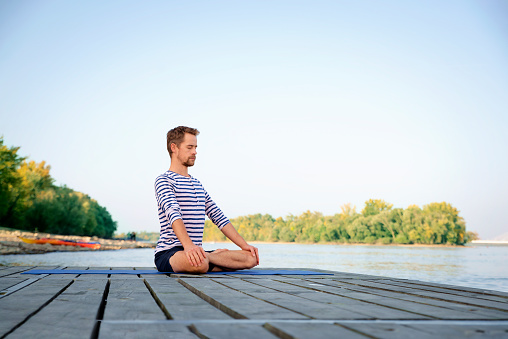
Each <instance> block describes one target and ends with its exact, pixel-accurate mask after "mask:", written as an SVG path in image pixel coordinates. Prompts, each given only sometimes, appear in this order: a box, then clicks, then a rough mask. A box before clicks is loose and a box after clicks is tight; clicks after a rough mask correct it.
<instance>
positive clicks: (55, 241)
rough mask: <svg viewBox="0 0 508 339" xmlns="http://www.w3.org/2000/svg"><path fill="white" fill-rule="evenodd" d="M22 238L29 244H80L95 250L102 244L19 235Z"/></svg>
mask: <svg viewBox="0 0 508 339" xmlns="http://www.w3.org/2000/svg"><path fill="white" fill-rule="evenodd" d="M19 238H20V239H21V240H23V241H24V242H26V243H27V244H51V245H64V246H79V247H87V248H91V249H94V250H98V249H99V248H101V244H100V243H98V242H85V241H72V240H60V239H52V238H42V239H28V238H23V237H19Z"/></svg>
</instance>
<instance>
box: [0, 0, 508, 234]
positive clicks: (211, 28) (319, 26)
mask: <svg viewBox="0 0 508 339" xmlns="http://www.w3.org/2000/svg"><path fill="white" fill-rule="evenodd" d="M506 93H508V3H507V2H506V1H503V0H492V1H470V0H459V1H451V0H445V1H437V0H431V1H320V0H318V1H295V0H292V1H192V2H187V1H157V0H153V1H93V0H87V1H63V0H58V1H47V0H40V1H33V0H31V1H25V0H20V1H7V0H0V135H3V137H4V143H5V144H6V145H8V146H20V147H21V149H20V151H19V153H20V154H21V155H23V156H27V157H29V158H30V159H31V160H35V161H37V162H40V161H46V162H47V163H48V164H50V165H51V175H52V176H53V178H55V179H56V183H57V184H59V185H64V184H65V185H67V186H68V187H71V188H73V189H75V190H78V191H81V192H84V193H86V194H88V195H90V196H91V197H92V198H93V199H96V200H97V201H98V202H99V204H101V205H103V206H105V207H106V208H107V209H108V211H109V212H110V213H111V214H112V216H113V219H114V220H116V221H117V222H118V232H128V231H149V232H158V230H159V224H158V219H157V207H156V201H155V196H154V188H153V183H154V180H155V178H156V177H157V176H158V175H159V174H161V173H163V172H165V171H166V170H167V169H168V168H169V165H170V159H169V155H168V153H167V150H166V139H165V138H166V133H167V131H168V130H169V129H171V128H173V127H176V126H179V125H185V126H190V127H194V128H197V129H199V131H200V132H201V133H200V135H199V137H198V155H197V161H196V165H195V166H194V167H192V168H191V169H190V171H189V173H190V174H191V175H193V176H194V177H196V178H198V179H199V180H200V181H201V182H202V183H203V185H204V187H205V188H206V190H207V191H208V192H209V193H210V195H211V197H212V198H213V199H214V200H215V202H216V203H217V204H218V206H219V207H220V208H221V209H222V210H223V211H224V212H225V214H226V215H227V216H228V217H230V218H234V217H237V216H242V215H248V214H255V213H262V214H265V213H268V214H271V215H272V216H274V217H279V216H282V217H285V216H287V215H289V214H293V215H299V214H301V213H303V212H305V211H307V210H310V211H317V212H321V213H323V214H325V215H333V214H335V213H339V212H340V206H342V205H344V204H347V203H351V204H352V205H355V206H356V209H357V211H360V210H361V209H362V208H363V206H364V203H365V201H367V200H368V199H383V200H385V201H387V202H389V203H391V204H393V205H394V207H400V208H407V207H408V206H409V205H413V204H416V205H419V206H420V207H422V206H424V205H426V204H429V203H432V202H442V201H446V202H448V203H450V204H452V205H453V206H454V207H456V208H457V209H458V210H459V211H460V215H461V216H462V217H463V218H464V219H465V221H466V227H467V230H469V231H475V232H478V233H479V235H480V237H481V238H482V239H492V238H494V237H496V236H499V235H501V234H503V233H506V232H508V221H507V220H508V218H507V216H506V206H508V176H507V173H508V133H507V132H506V131H507V126H508V96H507V95H506Z"/></svg>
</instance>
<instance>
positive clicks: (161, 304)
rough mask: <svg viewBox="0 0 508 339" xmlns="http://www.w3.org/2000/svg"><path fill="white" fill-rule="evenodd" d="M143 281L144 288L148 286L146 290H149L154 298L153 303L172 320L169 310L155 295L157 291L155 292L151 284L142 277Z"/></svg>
mask: <svg viewBox="0 0 508 339" xmlns="http://www.w3.org/2000/svg"><path fill="white" fill-rule="evenodd" d="M143 282H144V283H145V286H146V288H148V291H150V294H151V295H152V298H153V299H154V300H155V303H156V304H157V305H158V306H159V308H160V309H161V311H162V313H164V315H165V316H166V318H167V319H168V320H172V319H173V317H172V316H171V313H169V311H168V309H167V308H166V306H165V305H164V304H163V303H162V301H161V300H160V299H159V297H158V296H157V293H155V291H154V290H153V288H152V286H150V284H149V283H148V281H147V280H146V279H143Z"/></svg>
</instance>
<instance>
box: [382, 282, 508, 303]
mask: <svg viewBox="0 0 508 339" xmlns="http://www.w3.org/2000/svg"><path fill="white" fill-rule="evenodd" d="M376 283H377V282H376ZM379 284H383V285H387V286H398V287H404V288H410V289H414V290H416V291H426V292H433V293H443V294H450V295H453V296H459V297H467V298H475V299H480V300H485V301H490V302H498V303H502V302H501V301H496V300H490V299H485V298H482V296H491V297H499V298H505V299H508V298H507V297H505V296H497V295H492V294H487V293H482V294H480V293H478V292H472V291H464V290H459V289H453V288H447V287H440V286H432V285H424V284H414V283H412V284H411V285H416V286H404V285H401V284H400V283H399V282H396V281H392V283H391V284H390V281H388V282H386V281H385V282H379ZM429 287H430V288H440V289H444V290H450V291H440V292H436V291H433V290H431V289H428V288H429ZM454 292H455V293H454ZM456 292H466V293H473V294H477V295H472V296H464V295H460V294H457V293H456ZM507 301H508V300H507Z"/></svg>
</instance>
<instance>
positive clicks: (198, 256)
mask: <svg viewBox="0 0 508 339" xmlns="http://www.w3.org/2000/svg"><path fill="white" fill-rule="evenodd" d="M183 252H184V253H185V256H186V257H187V259H188V260H189V262H190V264H191V266H194V267H198V266H201V264H202V263H203V261H204V260H205V258H206V252H205V250H204V249H203V247H201V246H197V245H194V244H192V245H190V246H188V247H184V250H183Z"/></svg>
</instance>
